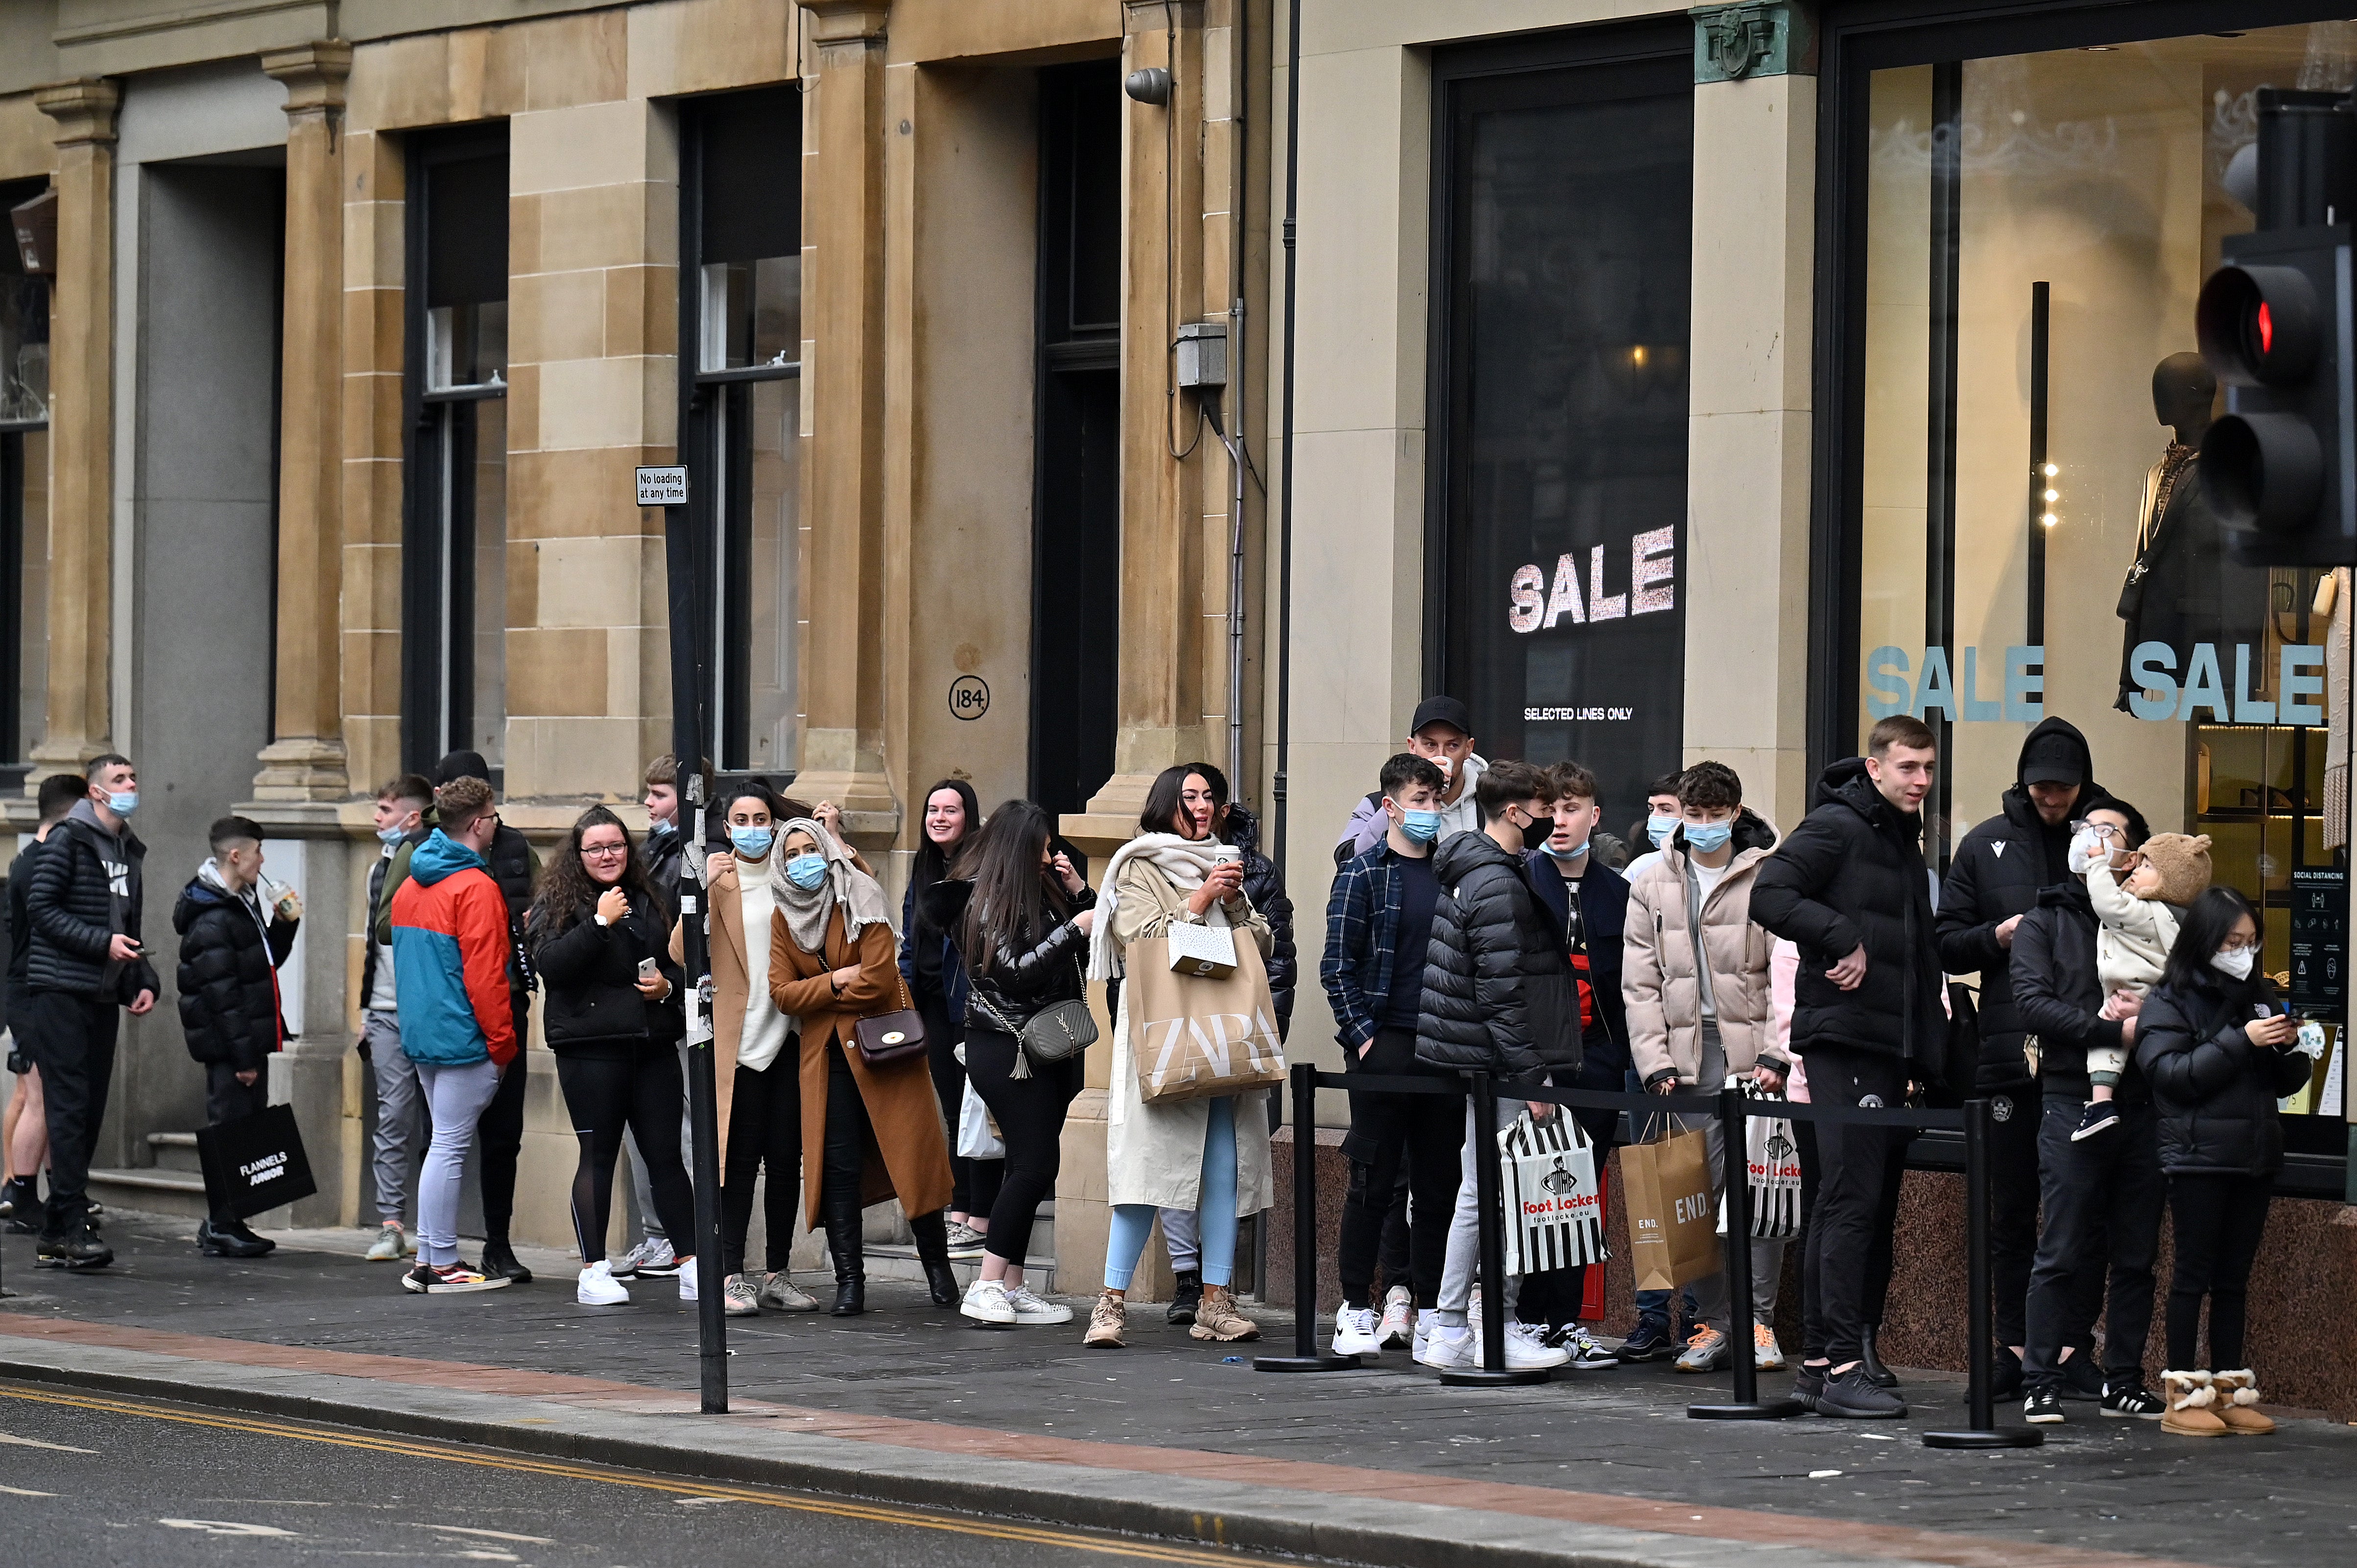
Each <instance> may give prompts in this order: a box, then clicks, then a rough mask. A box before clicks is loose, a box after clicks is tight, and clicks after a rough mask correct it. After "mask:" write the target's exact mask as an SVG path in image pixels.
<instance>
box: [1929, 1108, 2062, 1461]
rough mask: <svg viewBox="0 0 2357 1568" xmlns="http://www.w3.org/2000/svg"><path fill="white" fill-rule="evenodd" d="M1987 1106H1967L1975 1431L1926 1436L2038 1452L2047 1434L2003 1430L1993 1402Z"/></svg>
mask: <svg viewBox="0 0 2357 1568" xmlns="http://www.w3.org/2000/svg"><path fill="white" fill-rule="evenodd" d="M1988 1250H1989V1195H1988V1101H1986V1100H1968V1101H1964V1277H1965V1288H1966V1290H1968V1291H1969V1292H1970V1293H1971V1295H1972V1301H1971V1304H1970V1309H1969V1311H1968V1312H1967V1313H1966V1315H1965V1318H1966V1332H1968V1333H1969V1334H1971V1336H1972V1343H1971V1345H1970V1346H1969V1348H1968V1352H1969V1359H1968V1360H1967V1363H1966V1364H1967V1365H1968V1366H1969V1367H1970V1368H1971V1374H1972V1380H1971V1383H1970V1385H1969V1386H1970V1396H1969V1401H1968V1402H1969V1404H1970V1407H1971V1413H1970V1416H1969V1419H1970V1421H1971V1423H1972V1424H1971V1425H1970V1426H1968V1427H1966V1428H1965V1429H1964V1431H1961V1432H1927V1433H1925V1434H1923V1446H1924V1447H1926V1448H2035V1447H2037V1446H2038V1445H2039V1444H2041V1443H2043V1442H2045V1441H2046V1434H2044V1433H2042V1432H2040V1431H2038V1430H2037V1429H2036V1428H2034V1427H2028V1426H1999V1425H1997V1423H1996V1402H1995V1401H1994V1400H1992V1399H1991V1398H1990V1394H1989V1381H1990V1378H1991V1376H1992V1372H1993V1369H1992V1367H1991V1366H1990V1362H1991V1360H1992V1359H1993V1356H1992V1352H1991V1351H1990V1348H1989V1346H1990V1342H1991V1340H1992V1339H1993V1337H1995V1332H1996V1331H1995V1328H1994V1326H1992V1324H1991V1322H1990V1311H1989V1265H1988Z"/></svg>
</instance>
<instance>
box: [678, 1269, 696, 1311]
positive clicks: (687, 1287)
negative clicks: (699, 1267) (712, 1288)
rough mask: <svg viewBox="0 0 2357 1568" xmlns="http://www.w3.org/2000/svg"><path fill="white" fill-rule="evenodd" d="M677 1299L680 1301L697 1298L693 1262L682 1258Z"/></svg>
mask: <svg viewBox="0 0 2357 1568" xmlns="http://www.w3.org/2000/svg"><path fill="white" fill-rule="evenodd" d="M679 1299H680V1300H682V1301H694V1300H696V1299H698V1298H697V1296H696V1294H695V1264H694V1262H688V1261H686V1260H681V1267H680V1269H679Z"/></svg>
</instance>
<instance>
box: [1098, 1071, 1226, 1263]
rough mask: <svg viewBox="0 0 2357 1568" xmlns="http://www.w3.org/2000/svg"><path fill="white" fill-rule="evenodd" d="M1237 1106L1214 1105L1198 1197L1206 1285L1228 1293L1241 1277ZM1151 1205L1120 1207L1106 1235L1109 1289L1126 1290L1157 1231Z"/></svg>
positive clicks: (1205, 1139)
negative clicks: (1238, 1270) (1237, 1275)
mask: <svg viewBox="0 0 2357 1568" xmlns="http://www.w3.org/2000/svg"><path fill="white" fill-rule="evenodd" d="M1235 1109H1236V1102H1235V1101H1233V1100H1214V1101H1211V1119H1210V1124H1209V1126H1208V1127H1207V1128H1206V1129H1205V1131H1204V1133H1203V1180H1202V1187H1201V1190H1200V1192H1199V1194H1198V1195H1197V1197H1196V1207H1195V1217H1196V1219H1197V1220H1198V1221H1199V1227H1198V1228H1199V1230H1200V1247H1201V1249H1202V1260H1203V1261H1202V1269H1203V1283H1205V1284H1207V1285H1219V1286H1221V1287H1222V1288H1225V1287H1226V1285H1227V1284H1228V1283H1229V1282H1230V1281H1232V1279H1234V1278H1235V1273H1236V1114H1235ZM1155 1213H1156V1209H1155V1207H1154V1205H1152V1204H1150V1203H1116V1204H1114V1206H1113V1228H1112V1230H1110V1231H1108V1232H1107V1233H1106V1236H1105V1276H1104V1283H1105V1289H1107V1290H1127V1289H1128V1288H1129V1282H1130V1280H1131V1278H1132V1277H1133V1276H1135V1274H1136V1273H1137V1262H1138V1260H1139V1259H1140V1258H1143V1257H1144V1256H1145V1255H1146V1238H1147V1237H1148V1236H1150V1235H1152V1234H1153V1232H1154V1216H1155Z"/></svg>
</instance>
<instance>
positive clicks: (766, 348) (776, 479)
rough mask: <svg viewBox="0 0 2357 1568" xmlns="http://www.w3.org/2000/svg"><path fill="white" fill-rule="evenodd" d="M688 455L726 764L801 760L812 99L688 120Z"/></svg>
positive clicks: (779, 768)
mask: <svg viewBox="0 0 2357 1568" xmlns="http://www.w3.org/2000/svg"><path fill="white" fill-rule="evenodd" d="M681 130H682V148H681V188H682V191H683V198H682V200H681V202H680V209H681V212H680V218H681V232H680V249H681V276H682V277H683V278H684V279H692V280H693V283H692V285H690V286H688V287H687V288H684V289H683V295H684V296H685V297H684V298H683V301H682V311H681V316H682V333H683V347H684V348H685V349H686V351H685V352H683V354H682V355H681V361H682V364H683V377H682V382H683V384H682V388H681V392H682V400H683V417H682V421H681V440H680V453H681V459H682V461H683V462H684V463H685V464H686V465H687V466H688V467H689V469H690V471H691V474H690V484H689V487H688V506H689V510H690V516H691V518H692V520H693V523H694V527H695V529H696V532H697V537H698V542H699V545H700V547H701V553H702V555H703V560H702V561H701V562H700V564H699V565H700V571H699V575H700V577H701V579H702V587H703V598H702V603H703V604H704V605H705V606H706V607H708V611H707V617H706V619H705V627H706V628H708V629H707V635H706V641H705V650H706V662H705V668H704V670H703V671H701V672H700V674H699V679H698V682H697V685H698V687H699V688H700V694H701V695H702V697H703V698H704V700H705V702H706V703H708V704H709V706H708V708H707V710H706V711H707V712H708V713H709V714H712V715H713V716H714V718H715V720H716V723H715V725H713V728H712V730H711V732H710V733H712V734H713V735H714V736H716V742H717V744H716V746H715V747H714V753H715V756H716V759H717V761H718V763H719V766H721V767H723V768H731V769H750V770H752V771H754V772H759V773H766V774H770V775H773V776H775V775H787V776H790V775H791V773H792V772H793V770H794V769H795V768H796V767H797V766H799V762H800V745H799V741H800V733H801V723H802V703H801V685H800V681H799V679H798V669H799V656H800V650H801V644H802V559H803V553H804V549H805V540H804V537H803V529H802V513H801V487H802V445H801V436H802V380H801V377H802V177H801V168H802V95H801V93H800V92H799V91H797V90H795V89H793V88H791V87H785V88H772V89H765V90H763V91H756V92H741V93H730V94H727V95H726V96H722V97H716V98H709V99H703V100H698V101H694V102H689V103H687V104H685V105H683V109H682V113H681Z"/></svg>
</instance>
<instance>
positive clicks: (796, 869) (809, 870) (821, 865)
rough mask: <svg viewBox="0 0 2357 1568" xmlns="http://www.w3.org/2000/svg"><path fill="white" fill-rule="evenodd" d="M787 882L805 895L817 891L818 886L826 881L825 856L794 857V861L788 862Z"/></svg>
mask: <svg viewBox="0 0 2357 1568" xmlns="http://www.w3.org/2000/svg"><path fill="white" fill-rule="evenodd" d="M786 880H787V881H789V882H791V883H792V884H793V885H794V886H797V887H799V888H801V889H802V891H803V892H805V893H812V892H815V891H817V888H818V885H819V884H820V883H822V882H824V881H825V880H826V856H824V855H823V854H798V855H796V856H794V857H793V859H791V860H790V861H788V862H786Z"/></svg>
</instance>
